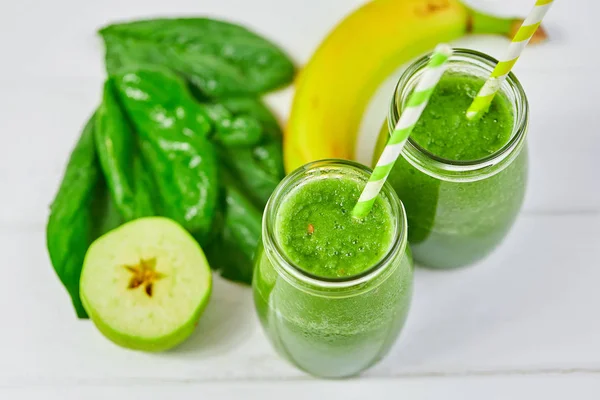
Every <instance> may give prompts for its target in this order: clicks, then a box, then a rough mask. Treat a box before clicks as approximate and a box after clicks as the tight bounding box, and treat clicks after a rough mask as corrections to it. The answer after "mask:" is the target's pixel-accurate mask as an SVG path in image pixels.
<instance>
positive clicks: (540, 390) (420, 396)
mask: <svg viewBox="0 0 600 400" xmlns="http://www.w3.org/2000/svg"><path fill="white" fill-rule="evenodd" d="M599 395H600V379H598V377H597V376H596V375H593V374H585V375H581V376H573V375H555V374H549V375H539V376H505V377H460V378H452V379H449V378H415V379H410V380H408V379H401V380H381V379H368V380H360V381H359V380H354V381H337V382H333V381H329V382H324V381H316V380H307V381H304V380H302V381H279V380H277V381H269V382H221V383H201V384H199V383H187V384H173V383H163V384H160V383H157V382H131V383H129V384H126V385H125V384H124V385H77V384H73V383H71V384H65V385H60V386H55V385H50V386H48V385H41V386H29V387H11V388H0V396H1V397H2V398H7V399H10V400H21V399H23V400H30V399H37V398H43V399H44V400H54V399H56V400H71V399H72V400H81V399H86V400H96V399H98V400H104V399H115V398H118V399H121V398H123V399H133V400H137V399H143V400H154V399H156V400H162V399H178V398H186V397H192V398H202V399H222V400H228V399H232V400H238V399H244V400H269V399H281V398H285V399H293V400H295V399H306V398H314V399H329V398H331V399H347V400H354V399H357V400H359V399H360V400H362V399H398V398H407V399H413V400H427V399H436V400H437V399H450V398H456V399H486V400H505V399H515V400H520V399H521V400H530V399H541V398H543V399H545V400H564V399H578V400H587V399H590V400H592V399H593V400H596V399H597V398H598V396H599Z"/></svg>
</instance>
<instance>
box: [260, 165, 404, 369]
mask: <svg viewBox="0 0 600 400" xmlns="http://www.w3.org/2000/svg"><path fill="white" fill-rule="evenodd" d="M370 172H371V171H370V170H369V169H368V168H366V167H364V166H361V165H359V164H356V163H352V162H347V161H340V160H326V161H318V162H314V163H311V164H308V165H306V166H304V167H302V168H300V169H298V170H296V171H295V172H293V173H292V174H290V175H289V176H287V177H286V178H285V179H284V180H283V181H282V182H281V183H280V184H279V186H278V187H277V188H276V189H275V192H274V193H273V195H272V196H271V199H270V200H269V202H268V204H267V207H266V210H265V214H264V216H263V225H262V243H261V244H260V245H259V248H258V250H257V255H256V264H255V270H254V279H253V290H254V301H255V305H256V309H257V312H258V315H259V318H260V321H261V323H262V325H263V327H264V329H265V331H266V333H267V336H268V337H269V339H270V341H271V342H272V344H273V345H274V347H275V348H276V349H277V351H278V352H279V353H280V354H281V355H282V356H284V357H285V358H287V359H288V360H289V361H291V362H292V363H293V364H295V365H296V366H297V367H299V368H300V369H302V370H304V371H306V372H308V373H310V374H312V375H315V376H320V377H326V378H340V377H347V376H352V375H356V374H358V373H359V372H361V371H363V370H364V369H366V368H368V367H369V366H371V365H373V364H374V363H376V362H377V361H378V360H380V359H381V358H382V357H383V356H384V355H385V354H386V353H387V352H388V350H389V348H390V347H391V345H392V344H393V343H394V341H395V339H396V338H397V336H398V334H399V333H400V330H401V328H402V326H403V324H404V321H405V319H406V316H407V313H408V309H409V304H410V299H411V295H412V281H413V265H412V257H411V254H410V250H409V247H408V245H407V225H406V215H405V212H404V208H403V206H402V204H401V203H400V201H399V199H398V197H397V195H396V193H395V192H394V190H393V189H392V188H391V186H390V185H388V184H386V185H385V186H384V187H383V190H382V191H381V193H380V195H379V196H378V198H377V199H376V202H375V204H374V206H373V209H372V210H371V212H370V213H369V215H368V216H367V217H365V218H362V219H356V218H354V217H352V209H353V207H354V205H355V204H356V201H357V200H358V197H359V195H360V192H361V191H362V189H363V188H364V185H365V184H366V182H367V181H368V179H369V174H370Z"/></svg>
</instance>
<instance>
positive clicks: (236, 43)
mask: <svg viewBox="0 0 600 400" xmlns="http://www.w3.org/2000/svg"><path fill="white" fill-rule="evenodd" d="M100 34H101V35H102V37H103V39H104V42H105V45H106V68H107V71H108V73H109V74H111V75H112V74H115V73H118V71H119V70H120V69H122V68H123V67H131V66H135V65H140V64H147V63H148V64H154V65H162V66H165V67H168V68H170V69H172V70H174V71H177V72H178V73H180V74H182V75H184V76H185V78H186V79H187V80H188V81H189V82H190V83H191V84H193V85H194V86H196V87H197V88H198V89H199V90H200V91H201V92H202V93H204V94H206V95H207V96H209V97H224V96H230V95H238V94H260V93H265V92H268V91H270V90H273V89H277V88H279V87H282V86H284V85H286V84H288V83H290V82H291V80H292V79H293V76H294V66H293V64H292V62H291V61H290V59H289V58H288V57H287V56H286V55H285V54H284V53H283V51H282V50H281V49H280V48H278V47H277V46H275V45H274V44H272V43H270V42H269V41H267V40H266V39H264V38H262V37H260V36H258V35H256V34H255V33H253V32H251V31H249V30H248V29H246V28H244V27H241V26H239V25H235V24H230V23H227V22H224V21H218V20H212V19H207V18H183V19H153V20H144V21H133V22H129V23H121V24H114V25H109V26H107V27H105V28H103V29H101V30H100Z"/></svg>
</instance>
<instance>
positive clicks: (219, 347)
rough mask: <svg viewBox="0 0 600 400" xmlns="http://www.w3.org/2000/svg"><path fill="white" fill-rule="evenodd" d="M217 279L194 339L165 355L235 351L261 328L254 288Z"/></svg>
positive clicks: (178, 355) (198, 354)
mask: <svg viewBox="0 0 600 400" xmlns="http://www.w3.org/2000/svg"><path fill="white" fill-rule="evenodd" d="M213 276H214V279H213V291H212V296H211V299H210V302H209V304H208V306H207V307H206V310H205V311H204V314H202V317H200V320H199V322H198V326H197V327H196V330H195V331H194V333H193V334H192V336H191V337H190V338H189V339H188V340H186V341H185V342H184V343H182V344H181V345H180V346H178V347H176V348H175V349H173V350H171V351H169V352H167V353H165V355H166V356H169V355H176V356H177V357H181V356H185V355H186V354H189V355H191V356H193V357H198V356H200V357H210V356H213V355H217V354H222V353H225V352H231V350H232V349H233V348H235V347H237V346H238V345H239V344H240V343H242V342H244V341H245V339H246V338H247V337H248V336H249V335H250V334H251V333H252V330H253V329H254V328H255V327H256V326H257V324H256V323H255V322H254V319H255V318H256V316H255V311H254V303H253V301H252V289H251V288H250V287H249V286H246V285H241V284H236V283H232V282H229V281H226V280H224V279H222V278H220V277H219V276H216V274H215V275H213Z"/></svg>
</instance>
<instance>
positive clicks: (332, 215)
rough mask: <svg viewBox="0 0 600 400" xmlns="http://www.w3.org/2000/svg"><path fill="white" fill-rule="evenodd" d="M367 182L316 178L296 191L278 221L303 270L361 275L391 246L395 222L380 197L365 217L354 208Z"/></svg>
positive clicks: (285, 245)
mask: <svg viewBox="0 0 600 400" xmlns="http://www.w3.org/2000/svg"><path fill="white" fill-rule="evenodd" d="M363 187H364V184H363V183H362V182H360V181H357V180H353V179H339V178H332V179H315V180H313V181H310V182H307V183H305V184H303V185H302V186H299V187H298V188H296V189H294V190H293V191H292V192H291V193H290V194H289V195H288V197H287V199H286V200H285V202H284V203H283V204H282V205H281V208H280V211H279V217H278V219H277V228H276V229H277V235H278V237H279V242H280V244H281V246H282V248H283V250H284V252H285V253H286V255H287V256H288V257H289V259H290V260H291V261H292V262H293V263H295V264H296V265H297V266H298V267H300V268H302V269H303V270H304V271H306V272H308V273H310V274H312V275H316V276H319V277H323V278H341V277H349V276H353V275H358V274H360V273H361V272H364V271H365V270H367V269H369V268H370V267H372V266H374V265H375V264H376V263H377V262H378V261H379V260H381V259H382V258H383V256H384V255H385V254H386V253H387V251H388V250H389V247H390V244H391V242H392V238H393V229H394V224H393V220H392V216H391V210H390V207H389V205H387V204H386V203H385V202H384V201H383V199H382V198H381V197H379V198H377V200H376V201H375V204H374V206H373V209H372V210H371V212H370V213H369V214H368V215H367V216H366V217H365V218H363V219H360V220H359V219H356V218H353V217H352V208H353V207H354V205H355V204H356V200H357V199H358V197H359V196H360V192H361V190H362V188H363Z"/></svg>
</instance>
